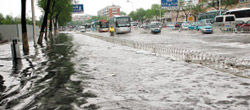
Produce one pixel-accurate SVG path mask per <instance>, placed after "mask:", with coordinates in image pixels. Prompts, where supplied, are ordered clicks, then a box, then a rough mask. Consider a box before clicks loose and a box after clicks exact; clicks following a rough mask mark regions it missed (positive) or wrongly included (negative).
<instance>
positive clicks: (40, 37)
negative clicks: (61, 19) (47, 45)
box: [37, 0, 50, 45]
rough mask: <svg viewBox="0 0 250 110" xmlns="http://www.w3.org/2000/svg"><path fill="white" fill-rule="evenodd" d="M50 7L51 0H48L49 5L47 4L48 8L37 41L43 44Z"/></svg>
mask: <svg viewBox="0 0 250 110" xmlns="http://www.w3.org/2000/svg"><path fill="white" fill-rule="evenodd" d="M49 9H50V0H47V6H46V9H45V14H44V18H43V23H42V27H41V31H40V35H39V39H38V42H37V43H38V44H39V45H42V43H43V34H44V29H45V27H47V20H48V14H49Z"/></svg>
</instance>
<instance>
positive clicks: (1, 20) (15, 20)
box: [0, 13, 40, 25]
mask: <svg viewBox="0 0 250 110" xmlns="http://www.w3.org/2000/svg"><path fill="white" fill-rule="evenodd" d="M26 22H27V24H30V25H31V24H32V19H31V18H27V19H26ZM0 24H21V18H20V17H15V18H14V17H12V16H10V15H7V16H6V17H4V16H3V14H1V13H0ZM36 25H40V24H39V22H38V21H36Z"/></svg>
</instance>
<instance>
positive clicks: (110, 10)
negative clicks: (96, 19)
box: [97, 5, 121, 18]
mask: <svg viewBox="0 0 250 110" xmlns="http://www.w3.org/2000/svg"><path fill="white" fill-rule="evenodd" d="M120 9H121V7H120V6H117V5H112V6H107V7H105V8H103V9H101V10H99V11H98V12H97V15H98V16H106V17H109V18H111V17H112V16H114V15H120Z"/></svg>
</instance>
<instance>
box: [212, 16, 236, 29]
mask: <svg viewBox="0 0 250 110" xmlns="http://www.w3.org/2000/svg"><path fill="white" fill-rule="evenodd" d="M214 20H215V22H214V24H213V25H214V26H215V27H219V28H220V30H223V31H228V30H234V28H235V20H236V17H235V15H220V16H216V17H215V18H214Z"/></svg>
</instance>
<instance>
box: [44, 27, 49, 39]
mask: <svg viewBox="0 0 250 110" xmlns="http://www.w3.org/2000/svg"><path fill="white" fill-rule="evenodd" d="M44 39H45V41H46V42H48V26H46V30H45V37H44Z"/></svg>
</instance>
